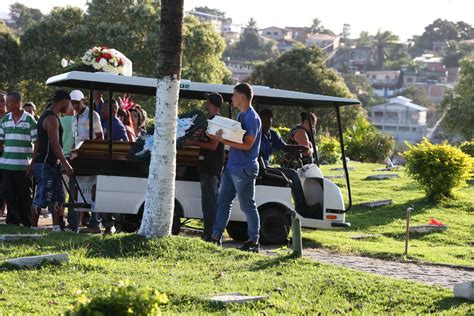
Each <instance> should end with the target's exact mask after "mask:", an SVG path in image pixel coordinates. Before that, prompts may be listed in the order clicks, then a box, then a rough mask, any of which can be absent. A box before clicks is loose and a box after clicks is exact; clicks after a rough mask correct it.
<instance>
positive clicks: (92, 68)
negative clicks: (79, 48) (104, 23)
mask: <svg viewBox="0 0 474 316" xmlns="http://www.w3.org/2000/svg"><path fill="white" fill-rule="evenodd" d="M61 66H62V67H63V68H67V70H69V71H73V70H78V71H89V72H98V71H102V72H107V73H113V74H117V75H122V76H131V75H132V62H131V61H130V59H128V58H127V57H125V55H124V54H122V53H121V52H119V51H118V50H116V49H113V48H108V47H106V46H96V47H92V48H91V49H89V50H87V51H86V52H85V53H84V55H83V56H82V57H81V58H80V59H76V60H66V59H64V58H63V59H62V60H61Z"/></svg>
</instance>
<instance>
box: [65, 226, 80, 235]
mask: <svg viewBox="0 0 474 316" xmlns="http://www.w3.org/2000/svg"><path fill="white" fill-rule="evenodd" d="M61 230H62V231H63V232H65V233H74V234H78V233H79V228H71V227H70V226H66V227H63V228H61Z"/></svg>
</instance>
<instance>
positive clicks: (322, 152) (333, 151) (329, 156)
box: [318, 135, 341, 164]
mask: <svg viewBox="0 0 474 316" xmlns="http://www.w3.org/2000/svg"><path fill="white" fill-rule="evenodd" d="M318 150H319V161H320V162H321V163H324V164H335V163H336V162H338V161H339V160H340V158H341V145H340V144H339V142H338V141H337V139H335V138H334V137H330V136H326V135H323V136H321V137H319V141H318Z"/></svg>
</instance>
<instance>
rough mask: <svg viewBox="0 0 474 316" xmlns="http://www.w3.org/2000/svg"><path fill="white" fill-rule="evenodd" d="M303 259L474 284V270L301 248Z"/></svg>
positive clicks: (270, 251) (272, 250)
mask: <svg viewBox="0 0 474 316" xmlns="http://www.w3.org/2000/svg"><path fill="white" fill-rule="evenodd" d="M237 246H239V244H238V243H235V242H233V241H232V242H231V241H229V242H226V243H224V247H237ZM277 249H278V248H277V247H272V246H262V249H261V252H262V253H263V254H266V255H272V256H274V255H276V250H277ZM303 256H304V257H306V258H309V259H311V260H314V261H318V262H321V263H327V264H335V265H338V266H343V267H346V268H349V269H354V270H358V271H364V272H369V273H374V274H378V275H383V276H387V277H391V278H397V279H405V280H410V281H416V282H422V283H426V284H429V285H438V286H442V287H447V288H452V287H453V286H454V284H457V283H462V282H467V281H474V269H469V270H467V269H461V268H454V267H445V266H437V265H430V264H418V263H409V262H399V261H389V260H382V259H375V258H369V257H362V256H356V255H346V254H339V253H336V252H332V251H328V250H324V249H315V248H306V249H304V250H303Z"/></svg>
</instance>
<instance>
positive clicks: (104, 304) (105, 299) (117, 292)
mask: <svg viewBox="0 0 474 316" xmlns="http://www.w3.org/2000/svg"><path fill="white" fill-rule="evenodd" d="M166 303H168V297H167V296H166V294H162V293H159V292H158V291H156V290H152V289H145V290H140V289H137V288H136V287H134V286H131V285H128V284H124V283H121V284H119V285H118V286H116V287H114V288H112V290H111V291H110V292H109V293H106V294H105V295H100V296H95V297H94V298H92V299H89V298H87V297H86V296H85V295H83V294H81V295H80V296H79V297H78V299H77V301H76V304H75V307H74V308H73V309H72V310H71V311H68V312H67V313H66V315H75V316H79V315H81V316H86V315H94V316H95V315H97V316H100V315H118V316H120V315H160V314H161V309H160V305H163V304H166Z"/></svg>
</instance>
